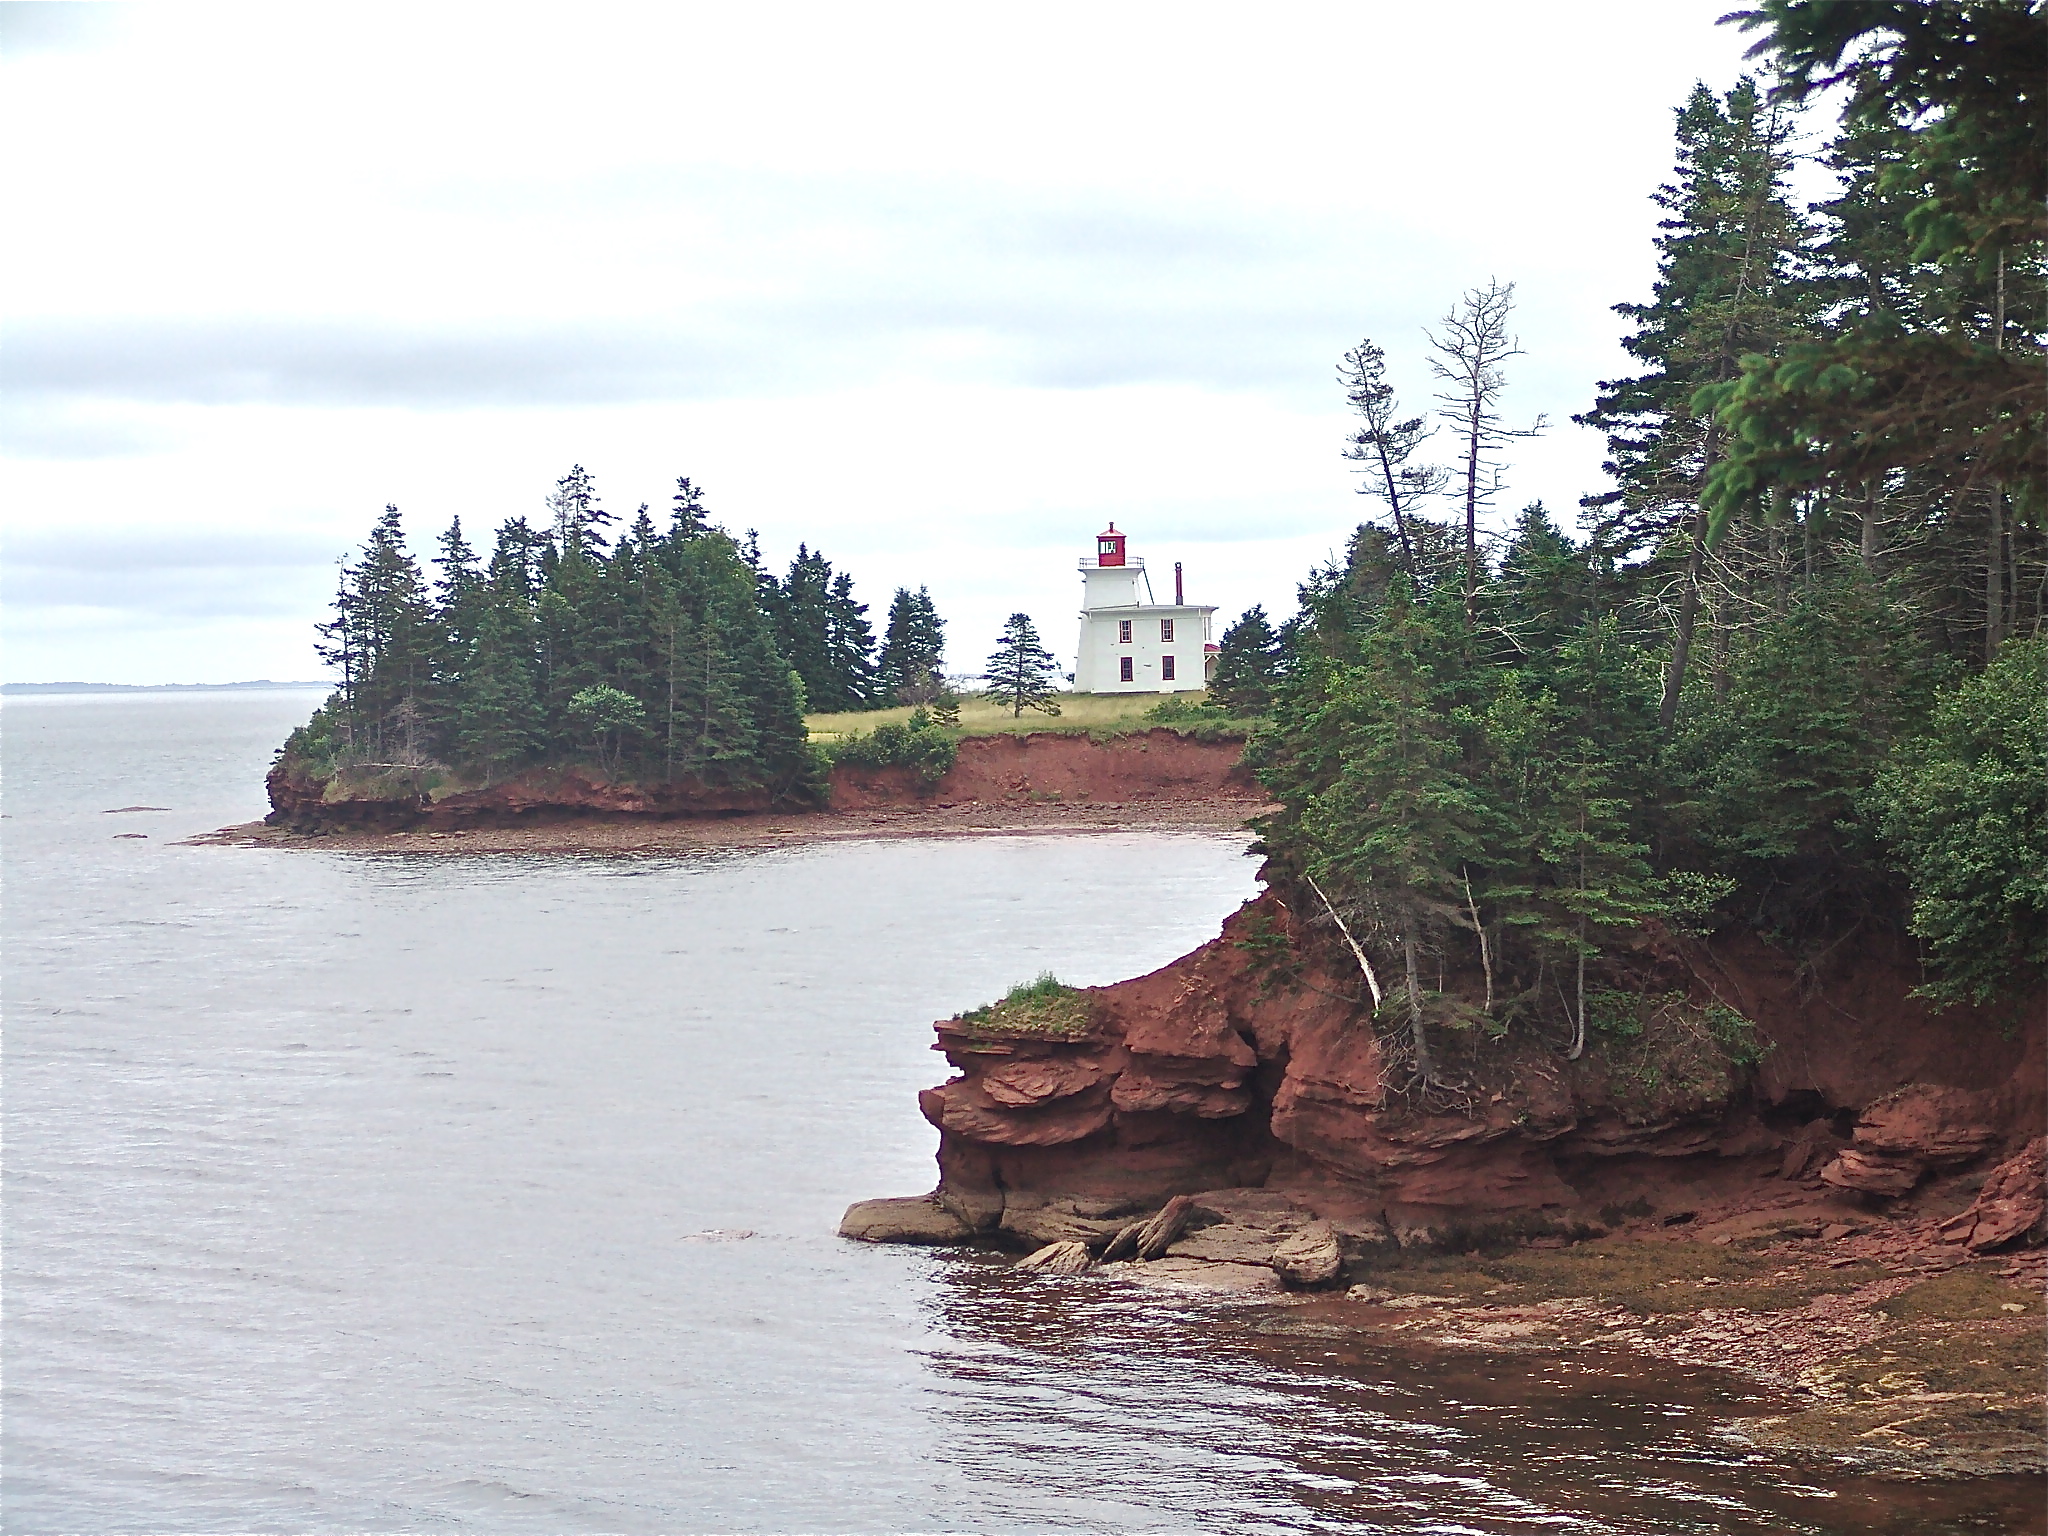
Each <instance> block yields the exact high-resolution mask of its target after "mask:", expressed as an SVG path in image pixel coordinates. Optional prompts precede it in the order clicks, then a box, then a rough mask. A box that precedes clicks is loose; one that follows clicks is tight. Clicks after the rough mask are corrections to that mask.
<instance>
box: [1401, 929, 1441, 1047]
mask: <svg viewBox="0 0 2048 1536" xmlns="http://www.w3.org/2000/svg"><path fill="white" fill-rule="evenodd" d="M1401 962H1402V964H1403V965H1405V966H1406V967H1407V970H1408V1033H1409V1035H1410V1037H1411V1038H1412V1039H1413V1040H1414V1042H1415V1073H1416V1075H1417V1076H1418V1077H1420V1078H1421V1079H1422V1080H1423V1082H1424V1083H1434V1082H1435V1081H1436V1062H1435V1060H1434V1059H1433V1058H1432V1057H1431V1056H1430V1054H1429V1034H1428V1032H1427V1031H1426V1030H1425V1029H1424V1028H1423V1024H1422V979H1421V977H1420V976H1419V975H1418V974H1417V966H1416V963H1415V931H1414V930H1413V929H1412V928H1410V929H1404V930H1403V931H1402V934H1401Z"/></svg>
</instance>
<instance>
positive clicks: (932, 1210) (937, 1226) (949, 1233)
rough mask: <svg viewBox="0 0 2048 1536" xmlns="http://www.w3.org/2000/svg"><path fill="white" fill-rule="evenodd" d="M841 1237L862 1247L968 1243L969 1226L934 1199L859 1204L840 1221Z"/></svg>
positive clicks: (908, 1198)
mask: <svg viewBox="0 0 2048 1536" xmlns="http://www.w3.org/2000/svg"><path fill="white" fill-rule="evenodd" d="M839 1235H840V1236H841V1237H850V1238H852V1239H853V1240H854V1241H855V1242H860V1243H964V1242H966V1241H967V1239H968V1238H969V1237H971V1236H972V1235H973V1234H972V1233H971V1232H970V1231H969V1229H968V1226H967V1223H966V1222H964V1221H962V1220H961V1219H960V1218H959V1217H958V1216H955V1215H954V1214H953V1213H952V1212H951V1211H949V1210H947V1209H946V1208H945V1207H944V1206H942V1205H940V1204H939V1202H938V1201H937V1200H935V1199H933V1198H932V1197H931V1196H930V1195H907V1196H903V1197H901V1198H897V1199H891V1200H857V1201H855V1202H854V1203H853V1204H852V1205H849V1206H848V1207H847V1208H846V1214H845V1215H844V1216H842V1217H840V1218H839Z"/></svg>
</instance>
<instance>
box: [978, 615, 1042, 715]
mask: <svg viewBox="0 0 2048 1536" xmlns="http://www.w3.org/2000/svg"><path fill="white" fill-rule="evenodd" d="M982 678H983V681H985V682H986V683H987V684H988V685H989V693H990V694H991V695H992V696H993V697H994V698H995V699H996V700H997V701H998V702H1000V703H1004V704H1007V705H1009V706H1010V716H1011V718H1012V719H1016V718H1018V717H1020V716H1022V715H1023V713H1024V711H1025V710H1027V709H1035V710H1037V711H1039V713H1041V714H1046V715H1057V714H1058V713H1059V712H1060V706H1059V701H1058V700H1057V699H1055V698H1054V697H1053V664H1052V652H1051V651H1048V650H1047V649H1046V648H1045V646H1044V644H1043V643H1042V642H1041V641H1040V640H1039V638H1038V628H1037V626H1036V625H1034V624H1033V623H1032V622H1031V615H1030V614H1028V613H1013V614H1011V615H1010V618H1009V621H1008V622H1007V623H1006V624H1004V625H1003V633H1002V636H1001V638H999V639H998V640H997V641H996V648H995V650H994V651H992V652H991V653H990V654H989V658H988V667H987V670H986V671H984V672H983V674H982Z"/></svg>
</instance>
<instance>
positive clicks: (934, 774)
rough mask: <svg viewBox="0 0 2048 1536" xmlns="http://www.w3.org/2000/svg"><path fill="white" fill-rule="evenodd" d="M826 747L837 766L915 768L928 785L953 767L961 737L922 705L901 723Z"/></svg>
mask: <svg viewBox="0 0 2048 1536" xmlns="http://www.w3.org/2000/svg"><path fill="white" fill-rule="evenodd" d="M956 718H957V716H956ZM824 751H825V755H826V758H827V760H828V761H829V762H831V763H832V765H833V766H835V767H837V766H839V765H841V764H857V765H859V766H860V767H863V768H914V769H916V770H917V776H918V778H919V780H920V781H921V782H922V783H923V784H924V785H925V786H926V787H927V788H929V787H931V786H932V785H935V784H937V783H938V782H939V781H940V780H941V779H943V778H944V777H945V776H946V775H947V774H948V773H949V772H951V771H952V767H953V763H954V761H955V759H956V758H958V756H959V754H960V737H959V735H958V733H957V732H956V731H954V730H951V729H948V728H947V727H946V726H944V725H942V724H940V722H939V721H938V719H937V718H936V717H935V716H933V715H932V714H931V713H929V712H928V711H926V710H925V709H924V708H922V707H919V708H918V709H916V710H914V711H912V713H911V716H910V719H909V720H908V721H906V722H905V723H904V724H902V725H896V724H893V723H892V724H887V725H878V726H876V727H875V728H874V730H872V731H864V732H857V733H855V734H853V735H850V736H843V737H841V738H840V739H839V740H837V741H835V742H831V743H828V744H827V745H826V746H825V748H824Z"/></svg>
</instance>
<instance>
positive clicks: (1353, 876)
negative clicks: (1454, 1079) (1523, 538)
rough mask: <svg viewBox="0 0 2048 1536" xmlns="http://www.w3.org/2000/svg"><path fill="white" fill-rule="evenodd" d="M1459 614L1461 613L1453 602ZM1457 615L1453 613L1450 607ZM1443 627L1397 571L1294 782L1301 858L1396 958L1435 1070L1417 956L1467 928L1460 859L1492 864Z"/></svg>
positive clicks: (1418, 1046)
mask: <svg viewBox="0 0 2048 1536" xmlns="http://www.w3.org/2000/svg"><path fill="white" fill-rule="evenodd" d="M1453 612H1454V615H1455V610H1453ZM1454 622H1455V618H1454ZM1442 640H1443V635H1442V632H1441V630H1440V628H1439V624H1438V623H1435V622H1432V621H1431V619H1430V618H1429V617H1427V616H1425V615H1422V614H1419V613H1418V612H1417V610H1416V608H1415V605H1414V602H1413V600H1412V598H1411V595H1410V591H1409V586H1408V579H1407V577H1406V576H1405V575H1404V574H1400V573H1396V575H1395V576H1394V579H1393V581H1392V582H1391V583H1390V585H1389V588H1388V593H1387V599H1386V603H1385V605H1384V606H1383V608H1382V609H1381V611H1380V613H1379V614H1378V615H1377V617H1376V618H1375V620H1374V622H1373V625H1372V627H1371V629H1370V630H1369V631H1368V632H1367V633H1366V634H1365V636H1364V638H1363V641H1362V643H1361V645H1360V647H1359V659H1358V661H1357V662H1356V663H1353V664H1347V663H1334V664H1331V665H1329V667H1328V668H1327V670H1326V671H1325V673H1324V676H1323V679H1322V686H1321V688H1320V689H1319V690H1318V691H1319V693H1320V695H1321V697H1320V700H1319V707H1318V709H1317V711H1316V717H1317V718H1315V719H1314V720H1313V721H1312V722H1305V723H1306V724H1307V725H1308V728H1309V729H1310V730H1311V731H1313V732H1314V733H1315V734H1316V735H1317V736H1319V737H1321V738H1322V739H1323V746H1324V751H1323V753H1321V754H1319V756H1320V764H1319V765H1318V766H1319V767H1320V769H1321V771H1318V772H1316V773H1315V774H1314V777H1313V779H1312V780H1311V782H1310V783H1307V784H1298V785H1295V786H1291V787H1292V788H1293V789H1294V790H1295V794H1296V797H1297V798H1296V801H1295V805H1294V806H1292V807H1290V810H1291V811H1292V812H1293V817H1294V825H1293V829H1292V830H1293V832H1294V837H1293V838H1291V839H1290V841H1292V842H1293V843H1294V844H1295V848H1296V852H1295V854H1294V856H1295V857H1297V858H1299V859H1300V860H1301V861H1302V868H1303V871H1304V873H1305V874H1306V875H1307V876H1308V877H1310V878H1311V879H1313V880H1315V881H1316V882H1317V883H1318V885H1320V886H1321V887H1322V888H1323V889H1324V890H1325V891H1328V892H1332V893H1335V894H1334V895H1333V896H1331V897H1330V898H1329V899H1330V900H1331V901H1332V903H1333V907H1332V911H1333V914H1334V913H1336V912H1337V911H1338V908H1337V906H1336V905H1335V904H1336V903H1343V904H1344V905H1345V906H1348V907H1349V908H1350V910H1351V911H1352V913H1353V914H1354V916H1353V920H1352V924H1351V926H1352V927H1354V928H1358V927H1362V928H1363V930H1364V931H1365V933H1366V934H1367V935H1368V936H1369V939H1370V941H1372V942H1374V943H1376V944H1378V945H1380V946H1383V947H1385V948H1387V949H1390V950H1392V951H1393V952H1394V953H1396V954H1397V955H1398V956H1399V965H1400V967H1401V976H1402V992H1403V999H1404V1007H1405V1012H1406V1015H1407V1023H1408V1029H1409V1040H1410V1044H1411V1049H1412V1051H1413V1054H1414V1066H1415V1072H1416V1075H1417V1076H1418V1077H1419V1078H1420V1079H1421V1080H1422V1081H1423V1082H1424V1083H1433V1082H1435V1081H1436V1080H1437V1079H1438V1076H1439V1073H1438V1067H1437V1063H1436V1057H1435V1053H1434V1051H1433V1049H1432V1047H1431V1043H1430V1037H1429V1032H1428V1029H1427V1026H1426V1023H1425V1008H1424V998H1423V989H1422V980H1421V977H1422V971H1421V957H1422V954H1423V952H1424V951H1425V950H1426V949H1428V948H1430V947H1431V945H1432V944H1433V943H1434V941H1435V940H1436V938H1437V936H1438V935H1440V934H1441V933H1443V932H1444V931H1445V930H1447V929H1449V928H1452V927H1455V926H1457V925H1458V913H1459V910H1460V908H1461V906H1463V905H1464V904H1465V896H1464V886H1465V883H1466V881H1465V875H1464V870H1465V869H1466V868H1467V867H1468V866H1469V865H1471V864H1473V863H1483V862H1484V860H1483V853H1484V844H1483V841H1482V829H1483V827H1484V825H1485V823H1486V820H1487V812H1486V807H1485V806H1484V804H1483V802H1482V800H1481V798H1480V796H1479V794H1478V793H1477V792H1476V790H1475V788H1474V786H1473V785H1472V784H1471V783H1470V782H1469V781H1468V780H1467V779H1466V778H1465V777H1464V776H1463V775H1462V774H1461V773H1460V772H1459V771H1458V770H1459V765H1460V763H1461V759H1462V756H1463V753H1462V747H1461V744H1460V742H1459V739H1458V733H1457V730H1456V728H1455V725H1454V722H1453V720H1452V719H1451V717H1450V715H1449V713H1448V712H1447V711H1446V710H1445V709H1444V707H1443V702H1444V701H1443V699H1442V697H1441V692H1440V690H1441V683H1442V680H1441V679H1440V678H1439V677H1438V676H1437V673H1436V668H1435V667H1434V666H1433V664H1432V656H1433V655H1434V654H1437V653H1440V652H1441V651H1442V649H1443V645H1442Z"/></svg>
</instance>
